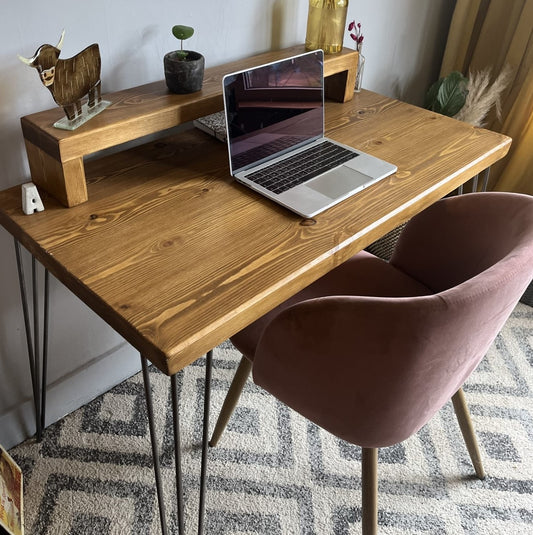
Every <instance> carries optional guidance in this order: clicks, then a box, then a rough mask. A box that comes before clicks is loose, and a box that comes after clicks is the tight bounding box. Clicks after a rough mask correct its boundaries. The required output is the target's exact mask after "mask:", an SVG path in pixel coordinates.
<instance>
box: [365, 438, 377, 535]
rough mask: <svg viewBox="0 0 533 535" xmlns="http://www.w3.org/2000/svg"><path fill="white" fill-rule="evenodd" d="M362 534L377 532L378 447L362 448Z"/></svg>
mask: <svg viewBox="0 0 533 535" xmlns="http://www.w3.org/2000/svg"><path fill="white" fill-rule="evenodd" d="M362 488H363V500H362V503H363V515H362V516H363V531H362V532H363V535H377V532H378V449H377V448H363V459H362Z"/></svg>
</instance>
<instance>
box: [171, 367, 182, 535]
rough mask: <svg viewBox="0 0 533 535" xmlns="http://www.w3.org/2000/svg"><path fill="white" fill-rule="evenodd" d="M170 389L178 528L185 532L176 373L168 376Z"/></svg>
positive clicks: (180, 531)
mask: <svg viewBox="0 0 533 535" xmlns="http://www.w3.org/2000/svg"><path fill="white" fill-rule="evenodd" d="M170 387H171V391H172V419H173V426H174V459H175V461H174V462H175V470H176V502H177V505H178V528H179V533H180V534H181V533H185V526H184V520H183V482H182V472H181V438H180V427H179V407H178V385H177V374H174V375H172V376H171V377H170Z"/></svg>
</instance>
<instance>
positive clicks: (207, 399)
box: [198, 350, 213, 535]
mask: <svg viewBox="0 0 533 535" xmlns="http://www.w3.org/2000/svg"><path fill="white" fill-rule="evenodd" d="M212 368H213V351H212V350H211V351H209V352H208V353H207V355H206V356H205V392H204V424H203V430H202V466H201V469H200V501H199V502H200V503H199V507H198V535H203V532H204V517H205V483H206V481H205V479H206V472H207V445H208V440H209V436H208V435H209V405H210V403H211V370H212Z"/></svg>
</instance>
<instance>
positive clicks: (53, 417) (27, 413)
mask: <svg viewBox="0 0 533 535" xmlns="http://www.w3.org/2000/svg"><path fill="white" fill-rule="evenodd" d="M140 369H141V361H140V358H139V353H138V352H137V351H136V350H135V349H133V348H132V347H131V346H130V345H129V344H128V343H126V342H123V343H121V344H120V345H118V346H116V347H114V348H113V349H111V350H110V351H109V352H107V353H106V354H105V355H100V356H99V357H97V358H95V359H94V360H92V361H91V362H89V363H88V364H87V365H86V366H84V367H83V368H80V369H78V370H76V371H74V372H73V373H70V374H69V375H67V376H65V377H62V378H61V379H59V380H58V381H56V382H54V383H53V384H50V385H49V386H48V389H47V401H46V425H50V424H52V423H54V422H57V421H58V420H60V419H61V418H63V417H64V416H65V415H67V414H69V413H71V412H72V411H74V410H76V409H78V408H79V407H82V406H83V405H85V404H86V403H88V402H89V401H92V400H93V399H95V398H96V397H98V396H99V395H101V394H103V393H104V392H107V391H108V390H109V389H110V388H112V387H113V386H115V385H117V384H119V383H121V382H122V381H124V380H125V379H127V378H128V377H131V376H132V375H134V374H135V373H137V372H138V371H139V370H140ZM28 373H29V370H28ZM34 414H35V413H34V410H33V399H32V398H31V397H30V396H29V395H28V398H27V399H26V400H25V401H24V403H21V404H19V405H17V406H16V407H13V409H11V410H10V411H8V412H7V413H5V414H3V415H1V416H0V429H1V430H2V433H1V442H2V446H3V447H4V448H6V449H10V448H12V447H13V446H16V445H17V444H20V443H21V442H24V440H26V439H28V438H30V437H31V436H33V435H34V434H35V415H34Z"/></svg>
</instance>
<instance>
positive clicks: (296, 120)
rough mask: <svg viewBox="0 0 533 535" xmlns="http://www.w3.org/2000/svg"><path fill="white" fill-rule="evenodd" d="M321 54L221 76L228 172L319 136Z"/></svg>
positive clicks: (321, 103) (320, 132)
mask: <svg viewBox="0 0 533 535" xmlns="http://www.w3.org/2000/svg"><path fill="white" fill-rule="evenodd" d="M322 80H323V57H322V52H321V51H315V52H314V53H311V54H305V55H303V56H298V57H296V58H289V59H287V60H283V61H280V62H276V63H273V64H270V65H266V66H262V67H258V68H255V69H252V70H249V71H246V72H243V73H239V74H236V75H233V76H230V77H226V79H225V81H224V86H225V91H224V96H225V104H226V112H227V114H228V139H229V149H230V157H231V164H232V171H233V172H235V171H236V170H239V169H242V168H247V167H250V166H251V165H252V164H255V163H260V162H262V161H265V160H266V159H268V158H270V157H272V156H277V155H278V154H282V153H283V152H287V151H288V150H290V149H291V148H295V147H297V146H299V145H301V144H303V143H305V142H307V141H309V140H312V139H316V138H317V137H319V136H321V135H322V134H323V121H324V119H323V82H322Z"/></svg>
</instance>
